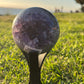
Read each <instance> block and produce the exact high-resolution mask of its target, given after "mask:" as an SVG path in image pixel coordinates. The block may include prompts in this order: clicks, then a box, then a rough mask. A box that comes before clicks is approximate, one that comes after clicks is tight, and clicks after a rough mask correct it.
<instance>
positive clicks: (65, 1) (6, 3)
mask: <svg viewBox="0 0 84 84" xmlns="http://www.w3.org/2000/svg"><path fill="white" fill-rule="evenodd" d="M0 7H9V8H29V7H43V8H46V9H48V10H53V9H55V8H59V9H60V8H61V7H63V10H64V11H70V10H73V11H74V10H76V9H79V8H80V5H79V4H77V3H76V2H75V0H0Z"/></svg>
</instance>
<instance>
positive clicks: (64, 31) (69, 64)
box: [0, 13, 84, 84]
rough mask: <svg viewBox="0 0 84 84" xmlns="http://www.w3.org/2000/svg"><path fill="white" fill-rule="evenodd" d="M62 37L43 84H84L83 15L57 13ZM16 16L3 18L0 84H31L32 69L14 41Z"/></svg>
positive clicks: (44, 69)
mask: <svg viewBox="0 0 84 84" xmlns="http://www.w3.org/2000/svg"><path fill="white" fill-rule="evenodd" d="M54 15H55V16H56V18H57V20H58V22H59V26H60V37H59V40H58V42H57V43H56V45H55V46H54V48H53V49H52V50H51V51H50V53H49V54H48V56H47V57H46V59H45V61H44V64H43V66H42V70H41V81H42V84H84V13H71V14H70V13H56V14H54ZM14 17H15V16H0V84H28V82H29V67H28V66H27V62H26V59H25V57H24V55H23V54H22V53H21V51H20V50H19V49H18V47H17V46H16V45H15V43H14V41H13V37H12V28H11V26H12V21H13V19H14Z"/></svg>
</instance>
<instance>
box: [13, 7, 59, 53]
mask: <svg viewBox="0 0 84 84" xmlns="http://www.w3.org/2000/svg"><path fill="white" fill-rule="evenodd" d="M12 28H13V29H12V30H13V38H14V41H15V43H16V44H17V45H18V47H19V48H20V49H21V50H23V51H25V52H27V53H29V52H31V51H38V52H40V53H43V52H48V51H50V49H51V48H52V47H53V46H54V45H55V43H56V42H57V40H58V37H59V25H58V22H57V20H56V18H55V17H54V16H53V15H52V14H51V13H50V12H49V11H47V10H45V9H43V8H39V7H33V8H28V9H26V10H24V11H22V12H21V13H20V14H19V15H17V16H16V18H15V19H14V22H13V26H12Z"/></svg>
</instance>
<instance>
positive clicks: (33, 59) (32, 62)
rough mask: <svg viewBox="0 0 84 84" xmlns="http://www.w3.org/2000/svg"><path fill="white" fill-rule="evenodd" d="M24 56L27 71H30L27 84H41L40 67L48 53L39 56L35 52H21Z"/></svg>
mask: <svg viewBox="0 0 84 84" xmlns="http://www.w3.org/2000/svg"><path fill="white" fill-rule="evenodd" d="M22 52H23V54H24V55H25V58H26V60H27V62H28V66H29V71H30V80H29V84H42V83H41V80H40V79H41V76H40V74H41V67H42V64H43V61H44V59H45V57H46V56H47V54H48V53H44V54H40V55H39V53H38V52H37V51H33V52H30V53H28V54H27V53H26V52H24V51H22Z"/></svg>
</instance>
